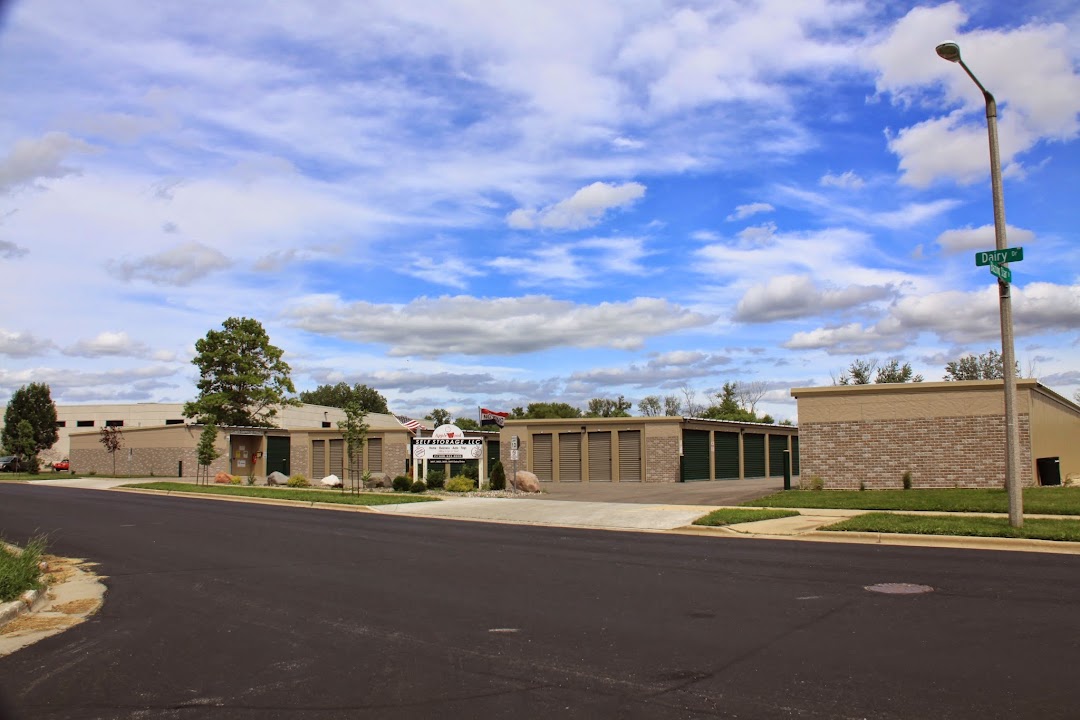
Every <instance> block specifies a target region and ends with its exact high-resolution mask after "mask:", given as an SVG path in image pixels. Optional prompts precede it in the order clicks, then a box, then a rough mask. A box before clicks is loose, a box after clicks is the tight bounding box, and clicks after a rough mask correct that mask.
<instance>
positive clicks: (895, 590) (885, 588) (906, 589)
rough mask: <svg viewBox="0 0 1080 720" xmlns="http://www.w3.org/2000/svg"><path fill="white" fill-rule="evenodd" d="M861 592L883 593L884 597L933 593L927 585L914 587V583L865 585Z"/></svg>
mask: <svg viewBox="0 0 1080 720" xmlns="http://www.w3.org/2000/svg"><path fill="white" fill-rule="evenodd" d="M863 590H869V591H870V592H876V593H884V594H885V595H921V594H922V593H928V592H934V588H932V587H930V586H929V585H916V584H915V583H878V584H877V585H867V586H866V587H864V588H863Z"/></svg>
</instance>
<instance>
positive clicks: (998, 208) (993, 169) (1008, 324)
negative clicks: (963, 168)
mask: <svg viewBox="0 0 1080 720" xmlns="http://www.w3.org/2000/svg"><path fill="white" fill-rule="evenodd" d="M936 49H937V54H938V55H939V56H940V57H941V58H943V59H945V60H948V61H949V62H954V63H958V64H959V65H960V67H962V68H963V69H964V72H966V73H967V75H968V77H969V78H971V79H972V80H973V81H974V82H975V84H976V85H977V86H978V87H979V90H981V91H982V94H983V98H984V99H985V100H986V130H987V133H988V134H989V135H990V187H991V190H992V192H993V196H994V242H995V247H996V249H998V250H1004V249H1005V248H1006V247H1008V244H1007V242H1006V239H1005V199H1004V196H1003V193H1002V190H1001V158H1000V154H999V151H998V135H997V102H995V101H994V96H993V95H991V94H990V91H989V90H987V89H986V88H985V87H983V84H982V83H981V82H979V79H978V78H977V77H975V74H974V73H972V72H971V70H970V69H969V68H968V66H967V65H966V64H964V60H963V58H961V57H960V46H959V45H957V44H956V43H942V44H941V45H938V46H937V48H936ZM998 306H999V308H1000V312H1001V364H1002V366H1003V367H1002V370H1003V371H1004V382H1005V489H1006V491H1007V492H1008V495H1009V525H1011V526H1012V527H1014V528H1019V527H1023V526H1024V496H1023V493H1022V489H1021V487H1020V472H1019V470H1020V425H1019V422H1018V421H1017V415H1016V356H1015V353H1014V352H1013V319H1012V293H1011V286H1010V285H1009V283H1007V282H1005V281H1004V280H1002V279H1001V278H998Z"/></svg>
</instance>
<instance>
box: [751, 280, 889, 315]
mask: <svg viewBox="0 0 1080 720" xmlns="http://www.w3.org/2000/svg"><path fill="white" fill-rule="evenodd" d="M892 294H893V291H892V290H891V289H890V288H887V287H871V286H867V285H849V286H847V287H844V288H825V289H822V288H819V287H818V286H817V285H816V284H815V283H814V281H813V280H812V279H811V278H810V276H809V275H783V276H779V277H774V278H770V279H769V280H768V282H765V283H763V284H761V285H755V286H753V287H751V288H750V289H749V290H747V291H746V293H745V294H744V295H743V297H742V299H741V300H740V301H739V305H738V307H737V309H736V311H735V320H737V321H739V322H747V323H762V322H775V321H777V320H792V319H795V318H800V317H809V316H812V315H818V314H821V313H824V312H830V311H834V310H847V309H849V308H854V307H858V306H859V305H863V304H866V303H869V302H873V301H875V300H883V299H885V298H888V297H889V296H890V295H892Z"/></svg>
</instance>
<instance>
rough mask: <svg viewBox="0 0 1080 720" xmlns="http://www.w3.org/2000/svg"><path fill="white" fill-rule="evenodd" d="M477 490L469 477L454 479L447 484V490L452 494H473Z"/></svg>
mask: <svg viewBox="0 0 1080 720" xmlns="http://www.w3.org/2000/svg"><path fill="white" fill-rule="evenodd" d="M475 488H476V486H475V485H474V484H473V481H472V480H470V479H469V478H467V477H460V476H458V477H453V478H450V481H449V482H447V483H446V489H447V490H449V491H450V492H460V493H465V492H472V491H473V490H474V489H475Z"/></svg>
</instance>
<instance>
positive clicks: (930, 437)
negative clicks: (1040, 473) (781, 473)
mask: <svg viewBox="0 0 1080 720" xmlns="http://www.w3.org/2000/svg"><path fill="white" fill-rule="evenodd" d="M1019 425H1020V459H1019V465H1020V482H1021V484H1023V485H1024V486H1028V485H1033V484H1034V479H1033V477H1032V472H1031V464H1032V459H1031V431H1030V420H1029V416H1028V415H1027V414H1022V415H1020V417H1019ZM799 435H800V437H801V441H800V448H799V450H800V460H801V463H800V464H801V470H802V480H803V482H804V483H807V482H809V481H810V480H811V479H812V478H814V477H815V476H817V477H821V478H822V479H823V480H824V481H825V487H826V488H829V489H837V490H858V489H859V487H860V484H862V485H864V486H865V487H866V488H868V489H881V488H901V487H903V474H904V472H905V471H907V470H910V471H911V473H912V486H913V487H922V488H951V487H962V488H974V487H1001V486H1003V485H1004V483H1005V418H1004V417H1003V416H977V417H951V418H950V417H945V418H934V421H933V422H932V423H930V422H927V421H926V420H923V419H899V420H897V419H894V420H869V421H851V422H824V423H818V422H814V423H803V424H800V426H799Z"/></svg>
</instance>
